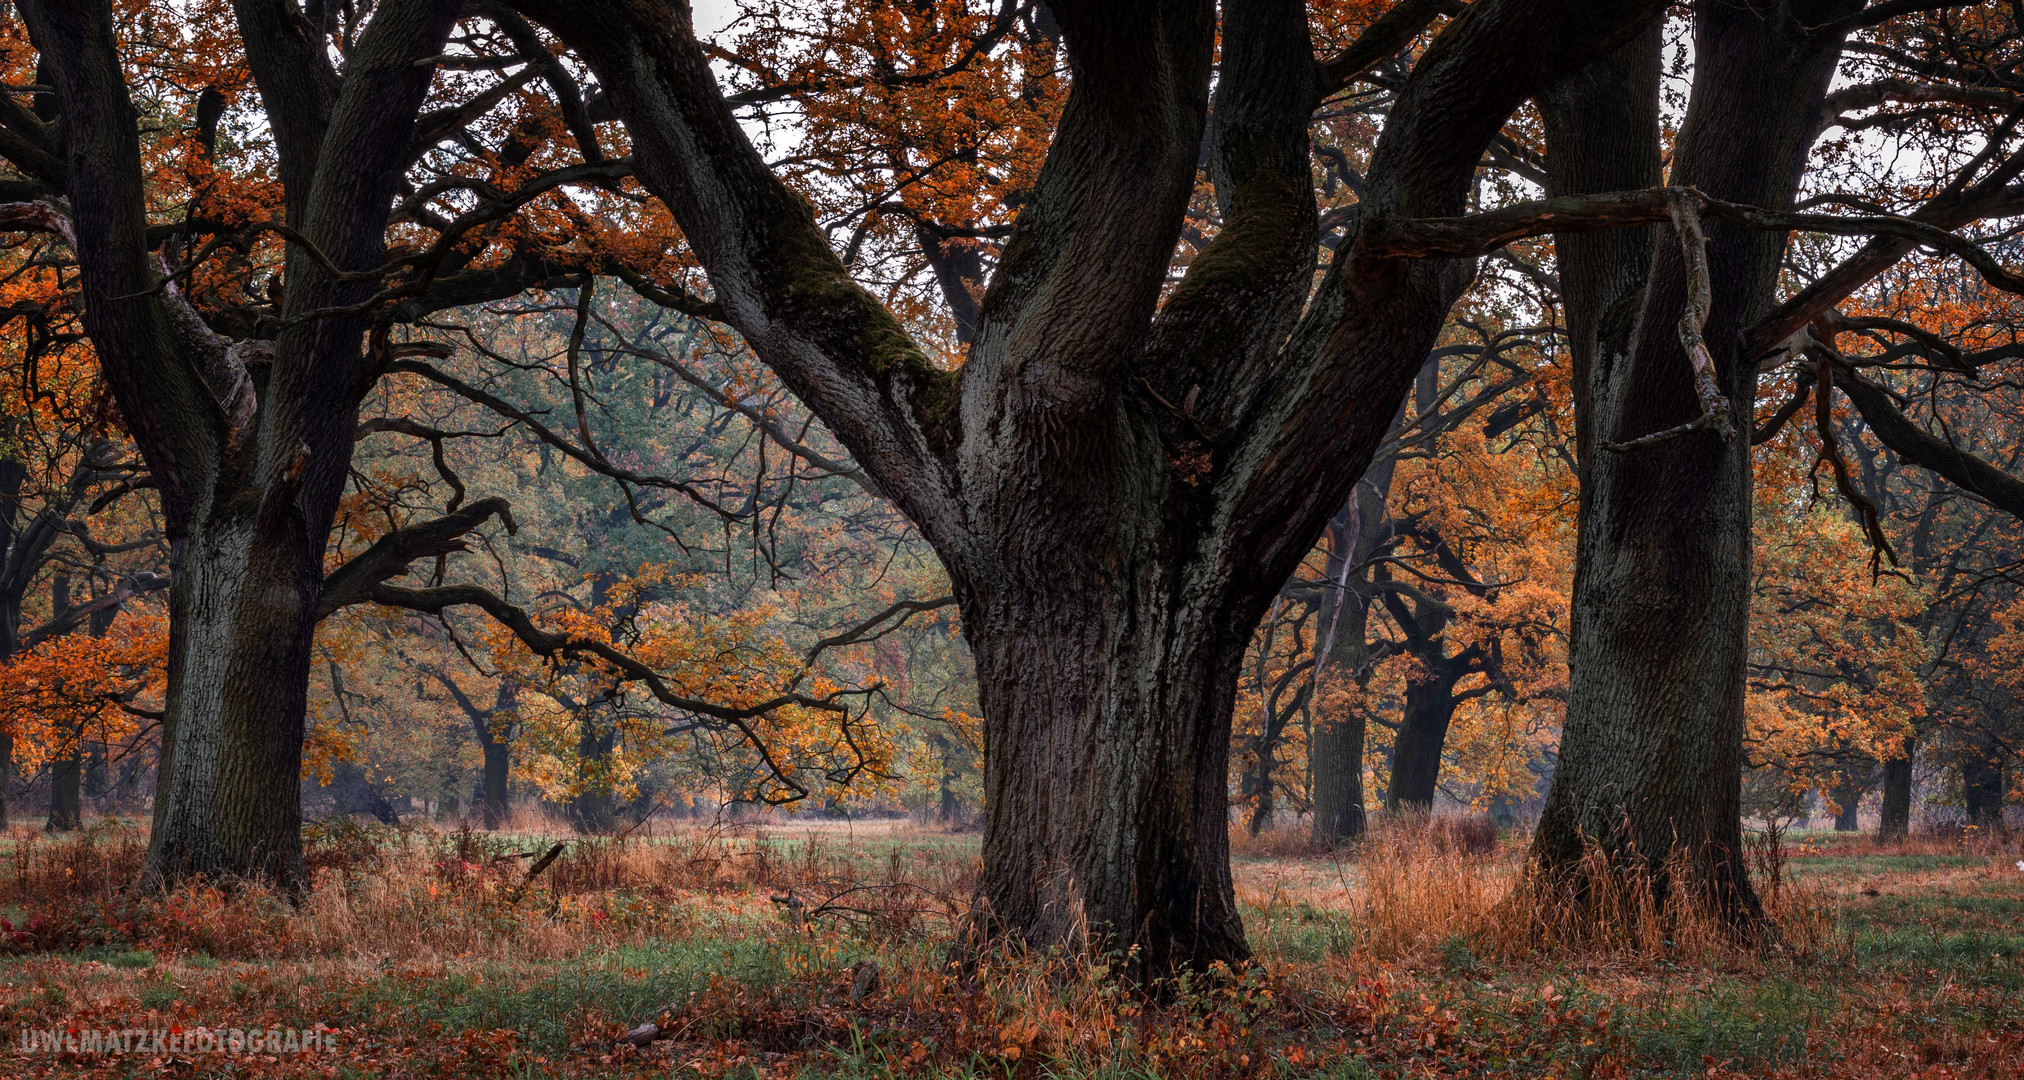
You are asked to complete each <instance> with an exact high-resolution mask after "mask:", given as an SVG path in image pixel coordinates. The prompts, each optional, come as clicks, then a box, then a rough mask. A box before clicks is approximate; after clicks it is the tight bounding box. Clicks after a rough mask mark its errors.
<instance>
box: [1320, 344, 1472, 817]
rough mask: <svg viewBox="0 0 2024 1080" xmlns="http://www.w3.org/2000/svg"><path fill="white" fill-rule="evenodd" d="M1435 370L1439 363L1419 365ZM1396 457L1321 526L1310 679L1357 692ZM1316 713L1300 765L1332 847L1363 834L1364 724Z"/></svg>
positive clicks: (1326, 711)
mask: <svg viewBox="0 0 2024 1080" xmlns="http://www.w3.org/2000/svg"><path fill="white" fill-rule="evenodd" d="M1428 367H1433V368H1435V369H1436V370H1438V368H1439V361H1438V360H1432V359H1430V360H1428V361H1427V363H1426V365H1424V366H1422V368H1421V369H1420V370H1421V373H1422V374H1423V375H1424V374H1425V372H1426V369H1427V368H1428ZM1405 415H1406V408H1405V402H1404V401H1401V402H1399V407H1398V411H1397V412H1396V413H1394V414H1393V416H1392V422H1391V427H1390V428H1388V429H1387V438H1389V437H1390V436H1391V435H1392V434H1394V433H1396V432H1397V431H1398V430H1399V427H1400V426H1401V425H1402V424H1403V423H1404V421H1405ZM1397 464H1398V459H1397V458H1395V457H1390V456H1387V457H1386V458H1385V459H1384V460H1383V461H1380V462H1378V463H1376V464H1374V465H1372V466H1371V467H1370V468H1369V469H1368V470H1367V471H1365V473H1364V474H1363V476H1362V477H1361V478H1359V479H1358V480H1357V483H1356V486H1355V487H1354V488H1352V489H1350V493H1349V498H1348V499H1346V500H1344V501H1343V504H1342V509H1341V510H1340V511H1339V512H1337V513H1336V515H1335V517H1334V518H1332V519H1330V520H1329V523H1328V534H1327V535H1328V540H1329V544H1328V557H1327V559H1326V560H1325V561H1324V562H1323V563H1322V571H1323V575H1324V576H1325V577H1326V578H1327V580H1328V587H1327V593H1326V594H1325V595H1324V597H1323V603H1322V612H1323V614H1322V620H1323V622H1322V627H1321V634H1320V639H1319V640H1318V641H1317V642H1316V643H1315V655H1316V656H1317V657H1319V658H1320V664H1319V665H1317V667H1316V669H1315V673H1314V677H1315V679H1316V681H1317V683H1318V682H1319V680H1320V679H1321V678H1322V677H1323V676H1324V675H1325V674H1328V673H1329V672H1333V673H1334V674H1335V675H1336V676H1337V677H1338V678H1340V677H1347V678H1350V679H1352V680H1355V681H1356V683H1357V684H1358V685H1359V686H1362V685H1364V684H1365V682H1366V681H1367V680H1368V679H1369V678H1370V664H1371V658H1370V602H1371V596H1370V592H1369V585H1370V559H1371V556H1372V555H1373V554H1374V553H1375V552H1376V551H1377V550H1378V548H1379V547H1380V546H1382V545H1383V544H1385V543H1386V542H1388V541H1389V540H1390V539H1391V536H1392V525H1391V519H1390V518H1389V517H1388V516H1387V515H1386V513H1385V505H1386V503H1387V501H1388V500H1389V499H1390V497H1391V485H1392V476H1393V474H1394V473H1395V472H1396V471H1397V468H1396V467H1397ZM1315 712H1316V713H1317V714H1318V715H1317V716H1316V719H1315V723H1314V735H1313V738H1312V740H1311V741H1310V742H1309V745H1308V749H1307V761H1308V766H1309V768H1310V769H1311V770H1312V771H1313V774H1314V842H1315V843H1317V844H1320V845H1322V846H1324V847H1333V846H1335V845H1336V844H1340V843H1342V842H1343V841H1345V840H1354V839H1356V838H1357V837H1360V836H1362V835H1363V834H1364V830H1365V829H1366V828H1367V827H1368V821H1367V820H1366V817H1365V814H1364V796H1363V748H1364V739H1365V737H1366V735H1367V734H1368V732H1367V731H1366V721H1365V719H1364V714H1363V712H1362V711H1361V710H1360V709H1357V708H1354V707H1351V708H1343V709H1332V708H1328V707H1327V706H1326V704H1325V703H1324V702H1322V701H1317V702H1316V708H1315Z"/></svg>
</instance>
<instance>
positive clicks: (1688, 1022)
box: [1620, 978, 1834, 1076]
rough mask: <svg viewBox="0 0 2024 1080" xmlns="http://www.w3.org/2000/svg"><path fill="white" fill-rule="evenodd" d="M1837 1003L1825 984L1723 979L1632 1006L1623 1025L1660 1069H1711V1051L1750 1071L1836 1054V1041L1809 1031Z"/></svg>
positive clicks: (1696, 1073)
mask: <svg viewBox="0 0 2024 1080" xmlns="http://www.w3.org/2000/svg"><path fill="white" fill-rule="evenodd" d="M1833 1006H1834V994H1833V992H1832V991H1830V990H1825V989H1823V988H1822V987H1820V986H1802V985H1800V984H1799V983H1797V982H1793V981H1792V980H1790V979H1783V978H1773V979H1767V980H1764V981H1762V982H1759V983H1755V984H1750V983H1743V982H1740V981H1734V980H1725V981H1723V982H1720V983H1717V984H1716V985H1714V986H1712V987H1710V988H1708V989H1707V991H1706V992H1704V993H1690V994H1687V995H1683V997H1682V998H1677V999H1674V1000H1673V1001H1671V1002H1669V1003H1668V1004H1667V1005H1665V1006H1661V1007H1659V1008H1656V1009H1652V1010H1648V1011H1644V1012H1639V1013H1633V1014H1631V1015H1630V1016H1628V1017H1627V1018H1626V1022H1625V1023H1624V1025H1623V1026H1622V1028H1621V1029H1620V1032H1621V1034H1622V1035H1623V1036H1624V1038H1625V1039H1626V1041H1627V1042H1628V1044H1629V1045H1630V1047H1631V1049H1632V1051H1633V1052H1634V1053H1635V1054H1636V1055H1637V1057H1638V1058H1639V1059H1640V1060H1642V1061H1643V1062H1645V1063H1646V1064H1647V1065H1648V1066H1649V1067H1652V1068H1655V1069H1657V1070H1659V1071H1661V1072H1662V1073H1666V1074H1674V1075H1681V1076H1686V1075H1694V1076H1702V1075H1706V1073H1707V1068H1708V1067H1707V1064H1706V1062H1707V1059H1710V1058H1712V1059H1714V1060H1715V1061H1716V1062H1725V1061H1726V1062H1729V1063H1730V1064H1729V1066H1728V1067H1729V1068H1732V1069H1739V1070H1743V1071H1748V1069H1749V1068H1750V1067H1752V1066H1756V1067H1762V1066H1767V1065H1775V1064H1778V1063H1782V1062H1791V1061H1798V1060H1801V1059H1805V1058H1815V1059H1817V1058H1819V1057H1820V1056H1821V1055H1823V1054H1831V1052H1832V1050H1831V1048H1830V1047H1823V1046H1815V1045H1811V1040H1810V1039H1809V1035H1810V1032H1811V1029H1812V1028H1813V1027H1814V1026H1815V1025H1816V1024H1817V1023H1819V1022H1820V1021H1822V1020H1824V1019H1825V1018H1826V1017H1827V1016H1828V1015H1829V1014H1830V1013H1831V1012H1832V1011H1833Z"/></svg>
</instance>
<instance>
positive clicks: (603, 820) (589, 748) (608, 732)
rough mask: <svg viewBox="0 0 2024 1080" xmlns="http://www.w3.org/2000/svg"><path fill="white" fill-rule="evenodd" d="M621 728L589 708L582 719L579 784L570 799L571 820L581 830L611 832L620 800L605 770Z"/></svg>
mask: <svg viewBox="0 0 2024 1080" xmlns="http://www.w3.org/2000/svg"><path fill="white" fill-rule="evenodd" d="M617 738H618V731H617V729H616V728H613V727H604V726H600V725H599V724H597V723H596V721H595V720H594V719H593V718H592V717H591V716H590V715H589V714H588V711H586V714H585V716H584V717H583V719H582V720H581V721H579V727H578V729H577V733H576V769H577V783H578V784H579V785H580V786H579V788H578V790H577V793H576V795H575V796H574V797H573V798H571V799H570V800H569V819H570V821H571V823H572V824H574V825H575V826H576V827H577V829H578V830H580V831H582V832H587V833H599V834H602V833H608V832H610V831H611V828H612V822H613V820H614V819H615V817H616V815H617V813H618V800H617V797H616V795H614V794H613V792H612V789H611V781H610V778H609V777H608V776H606V775H605V772H604V762H605V759H606V758H607V757H609V756H610V755H611V749H612V744H613V742H614V741H615V740H616V739H617Z"/></svg>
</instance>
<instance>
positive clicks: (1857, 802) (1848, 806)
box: [1834, 777, 1862, 832]
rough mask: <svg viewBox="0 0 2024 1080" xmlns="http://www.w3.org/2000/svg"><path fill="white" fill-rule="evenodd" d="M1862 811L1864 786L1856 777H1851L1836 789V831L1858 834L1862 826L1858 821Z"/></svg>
mask: <svg viewBox="0 0 2024 1080" xmlns="http://www.w3.org/2000/svg"><path fill="white" fill-rule="evenodd" d="M1861 809H1862V786H1861V785H1860V784H1858V783H1856V781H1855V778H1854V777H1849V778H1847V779H1845V780H1843V781H1842V782H1841V783H1840V784H1838V785H1836V787H1835V789H1834V831H1835V832H1857V831H1859V830H1861V828H1862V824H1861V822H1860V821H1858V820H1857V818H1858V814H1859V812H1860V811H1861Z"/></svg>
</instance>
